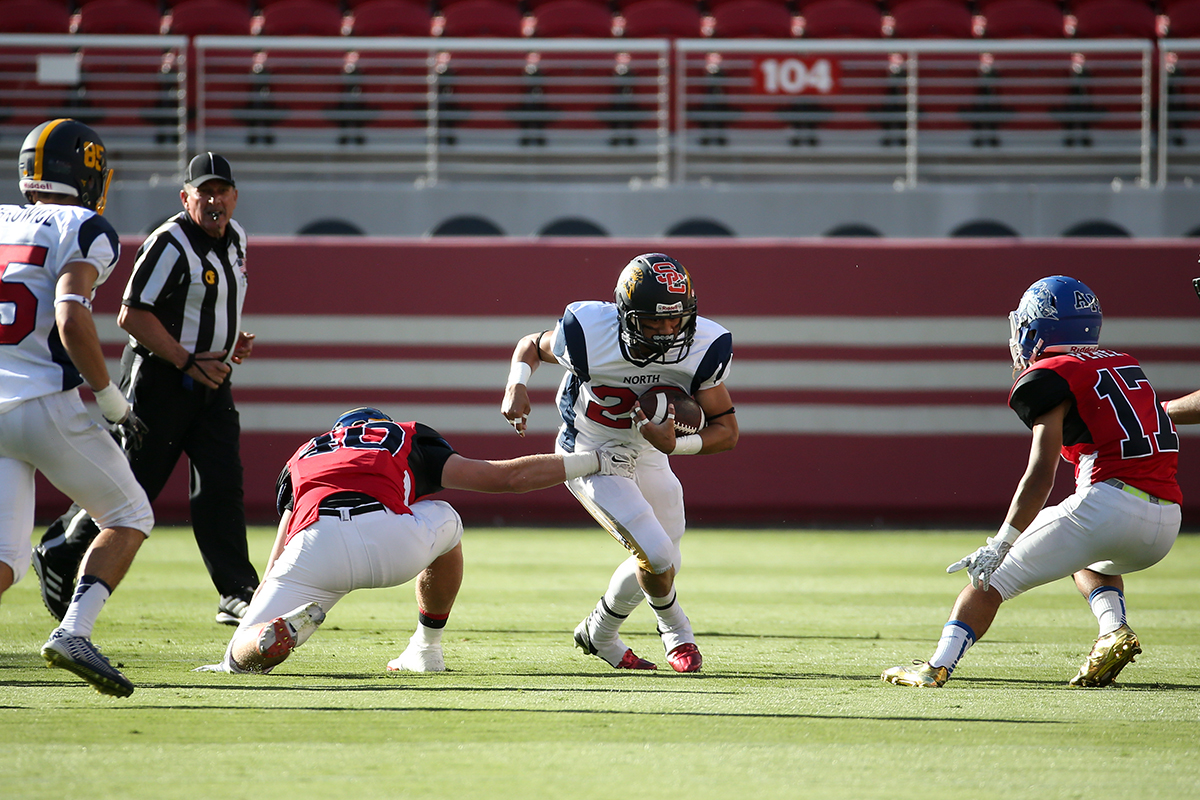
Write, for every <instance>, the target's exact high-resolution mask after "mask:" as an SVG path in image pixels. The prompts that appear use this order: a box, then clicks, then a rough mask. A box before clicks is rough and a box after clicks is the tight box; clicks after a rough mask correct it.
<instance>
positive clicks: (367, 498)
mask: <svg viewBox="0 0 1200 800" xmlns="http://www.w3.org/2000/svg"><path fill="white" fill-rule="evenodd" d="M383 509H384V505H383V503H381V502H379V501H378V500H376V499H375V498H374V497H371V495H369V494H363V493H362V492H338V493H336V494H331V495H329V496H328V497H326V498H325V499H324V500H322V501H321V504H320V505H318V506H317V514H318V515H319V516H322V517H341V518H342V519H350V517H357V516H358V515H359V514H370V513H372V512H374V511H383Z"/></svg>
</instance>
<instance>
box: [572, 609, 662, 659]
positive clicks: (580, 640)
mask: <svg viewBox="0 0 1200 800" xmlns="http://www.w3.org/2000/svg"><path fill="white" fill-rule="evenodd" d="M598 613H599V612H598V611H592V613H591V614H588V617H587V619H585V620H584V621H583V622H581V623H579V624H578V625H576V626H575V646H576V647H578V648H579V649H580V650H582V651H583V652H585V653H587V654H588V655H590V656H596V657H597V658H599V659H601V660H603V661H606V662H607V663H608V665H609V666H611V667H612V668H614V669H658V667H657V666H656V665H655V664H653V663H651V662H649V661H647V660H646V659H644V658H640V657H638V655H637V653H635V652H633V649H632V648H629V647H625V645H624V644H623V643H622V642H621V640H620V639H613V641H612V642H610V643H608V644H607V645H606V644H604V643H601V647H603V648H604V650H603V652H601V650H600V648H598V647H597V646H596V640H595V639H593V638H592V635H591V633H590V632H589V631H588V622H590V621H591V619H592V617H593V616H595V615H596V614H598ZM618 653H620V655H617V654H618Z"/></svg>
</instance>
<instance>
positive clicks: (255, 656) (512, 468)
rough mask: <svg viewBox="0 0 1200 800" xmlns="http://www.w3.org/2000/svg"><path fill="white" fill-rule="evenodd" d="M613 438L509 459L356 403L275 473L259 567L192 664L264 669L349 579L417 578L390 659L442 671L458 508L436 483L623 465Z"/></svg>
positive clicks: (502, 485)
mask: <svg viewBox="0 0 1200 800" xmlns="http://www.w3.org/2000/svg"><path fill="white" fill-rule="evenodd" d="M634 458H635V456H634V455H632V454H631V453H628V452H620V451H619V449H617V448H609V449H608V450H601V451H588V452H579V453H574V454H571V455H565V456H564V455H549V454H546V455H531V456H522V457H520V458H513V459H509V460H507V461H480V460H476V459H470V458H464V457H463V456H461V455H459V454H458V453H456V452H455V451H454V448H452V447H451V446H450V444H449V443H448V442H447V441H446V440H445V439H443V438H442V437H441V435H440V434H439V433H438V432H437V431H435V430H433V429H432V428H430V427H429V426H427V425H422V424H421V423H419V422H396V421H394V420H393V419H392V418H391V417H389V416H388V415H387V414H384V413H383V412H382V411H380V410H378V409H375V408H355V409H352V410H350V411H347V412H346V413H345V414H342V415H341V416H340V417H338V419H337V421H336V422H335V423H334V425H333V428H332V429H331V430H330V431H328V432H326V433H323V434H321V435H320V436H317V437H314V438H313V439H310V440H309V441H308V442H306V443H305V444H304V445H303V446H301V447H300V449H299V450H297V451H296V453H295V455H293V456H292V457H291V459H289V460H288V463H287V464H286V465H285V466H284V468H283V471H282V472H281V473H280V474H279V482H278V494H277V505H278V508H279V512H280V520H279V532H278V535H277V536H276V539H275V546H274V547H273V548H272V549H271V556H270V559H269V561H268V563H267V569H266V577H265V578H264V579H263V582H262V584H261V585H260V586H259V588H258V590H257V591H256V592H255V593H254V598H253V599H252V600H251V601H250V605H249V607H248V608H247V609H246V613H245V615H244V616H243V617H242V620H241V622H240V624H239V625H238V629H237V630H236V631H234V634H233V637H232V638H231V639H230V641H229V647H228V648H227V649H226V651H225V658H224V660H223V661H222V662H221V663H220V664H212V665H210V666H205V667H200V668H198V669H197V671H198V672H270V671H271V670H272V669H273V668H274V667H276V666H277V665H279V664H280V663H282V662H283V661H284V660H285V659H286V658H287V657H288V656H289V655H291V653H292V651H293V650H295V649H296V648H297V647H299V646H300V645H302V644H303V643H304V642H305V641H306V640H307V639H308V637H309V636H311V635H312V634H313V633H314V632H315V631H316V629H317V627H318V626H319V625H320V624H321V623H322V622H323V621H324V620H325V614H326V613H327V612H328V611H329V610H331V609H332V608H333V606H334V604H335V603H337V602H338V601H339V600H341V599H342V598H343V597H345V596H346V595H347V594H349V593H350V592H351V591H352V590H354V589H370V588H382V587H386V586H399V585H400V584H402V583H407V582H408V581H410V580H412V579H413V578H416V579H417V585H416V594H417V608H418V623H417V631H416V633H415V634H413V636H412V638H411V639H410V640H409V645H408V648H407V649H406V650H405V651H404V652H403V653H402V654H401V655H400V657H399V658H396V659H393V660H392V661H391V662H389V663H388V670H389V671H393V672H395V671H401V670H407V671H411V672H442V671H444V670H445V669H446V663H445V658H444V656H443V654H442V643H441V642H442V630H443V629H444V628H445V625H446V620H447V619H448V618H449V616H450V610H451V607H452V606H453V605H454V599H455V598H456V597H457V595H458V589H459V586H460V585H461V583H462V571H463V557H462V545H461V544H460V543H459V541H460V540H461V539H462V532H463V526H462V520H460V519H459V517H458V514H457V512H455V510H454V509H453V508H452V507H451V506H450V504H449V503H446V502H443V501H441V500H430V499H428V497H429V496H430V495H432V494H433V493H435V492H438V491H441V490H442V489H443V488H445V489H465V490H468V491H473V492H528V491H533V490H535V489H545V488H547V487H550V486H555V485H557V484H559V483H562V482H563V481H564V480H567V479H571V478H578V477H581V476H584V475H592V474H596V473H599V474H604V475H632V474H633V461H634Z"/></svg>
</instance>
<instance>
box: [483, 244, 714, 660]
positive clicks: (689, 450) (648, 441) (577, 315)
mask: <svg viewBox="0 0 1200 800" xmlns="http://www.w3.org/2000/svg"><path fill="white" fill-rule="evenodd" d="M732 356H733V337H732V335H731V334H730V333H729V331H727V330H725V329H724V328H722V327H721V326H720V325H718V324H717V323H715V322H712V321H711V320H708V319H705V318H704V317H700V316H697V314H696V294H695V291H694V290H693V288H692V279H691V277H690V276H689V275H688V272H687V270H686V269H684V267H683V265H682V264H680V263H679V262H678V261H676V260H675V259H673V258H670V257H669V256H666V255H663V254H662V253H648V254H646V255H640V256H638V257H636V258H634V259H633V260H632V261H630V262H629V264H628V265H626V267H625V268H624V270H622V272H621V275H620V277H619V278H618V280H617V288H616V293H615V302H613V303H605V302H600V301H593V300H585V301H583V302H577V303H572V304H570V305H568V306H567V308H566V311H564V312H563V315H562V319H560V320H559V321H558V324H557V325H556V326H555V327H554V329H553V330H548V331H542V332H541V333H532V334H529V335H528V336H525V337H523V338H522V339H521V340H520V341H519V342H517V346H516V349H515V351H514V352H513V357H512V370H511V372H510V373H509V378H508V385H507V387H506V388H505V391H504V402H503V405H502V407H501V413H502V414H503V415H504V417H505V418H506V419H507V420H508V421H509V422H510V423H511V424H512V425H513V427H514V428H516V431H517V433H518V434H520V435H522V436H524V435H525V426H526V421H527V419H528V415H529V412H530V403H529V393H528V390H527V389H526V382H527V381H528V379H529V376H530V374H532V373H533V371H534V370H535V369H537V367H538V364H539V363H540V362H542V361H545V362H547V363H551V364H552V363H558V364H561V365H562V366H563V367H565V368H566V370H567V372H566V374H565V375H564V376H563V380H562V383H561V385H560V386H559V390H558V403H557V405H558V408H559V410H560V412H561V414H562V425H561V427H560V428H559V433H558V442H557V448H556V449H557V450H558V452H561V453H572V452H578V451H582V450H596V449H600V448H607V447H612V446H615V445H629V446H632V447H635V448H637V450H638V453H639V455H638V460H637V470H636V473H635V475H634V477H633V478H632V479H630V478H623V477H618V476H611V475H603V476H601V475H590V476H586V477H581V478H575V479H574V480H570V481H567V484H566V485H567V488H568V489H569V490H570V491H571V494H573V495H575V497H576V499H578V500H579V502H580V503H581V504H582V505H583V507H584V508H585V509H586V510H587V512H588V513H589V514H591V515H592V517H593V518H595V520H596V521H597V522H598V523H599V524H600V526H601V527H602V528H604V529H605V530H607V531H608V532H609V533H610V534H612V536H613V537H614V538H615V539H616V540H617V541H618V542H620V543H621V544H622V545H624V546H625V548H626V549H627V550H629V552H630V553H632V555H631V556H630V557H629V558H628V559H626V560H625V561H624V562H622V564H621V565H620V566H619V567H617V569H616V571H615V572H614V573H613V575H612V578H611V579H610V581H609V584H608V589H607V590H606V591H605V593H604V595H603V596H602V597H601V598H600V601H599V602H598V603H597V604H596V608H595V610H593V611H592V613H591V614H589V615H588V617H587V618H586V619H584V620H583V622H581V623H579V626H578V627H576V629H575V644H576V645H577V646H578V647H580V648H582V649H583V650H584V651H585V652H587V653H589V654H591V655H595V656H599V657H600V658H602V659H603V660H604V661H606V662H608V664H610V665H611V666H613V667H615V668H616V669H657V667H656V666H655V665H654V664H652V663H651V662H649V661H647V660H645V659H642V658H639V657H638V656H637V655H636V654H635V653H634V652H633V650H632V649H630V648H629V647H626V645H625V643H624V642H623V641H621V637H620V627H621V624H622V623H623V622H624V621H625V619H626V618H627V617H628V616H629V615H630V614H631V613H632V612H633V610H634V609H635V608H637V607H638V605H639V604H640V603H641V602H642V600H643V598H645V599H646V600H648V601H649V603H650V607H651V609H652V610H653V612H654V616H655V618H656V620H657V623H658V632H659V634H660V635H661V636H662V642H663V647H664V649H665V651H666V655H667V662H668V663H669V664H670V665H671V668H672V669H674V670H675V671H676V672H696V671H697V670H699V669H700V666H701V663H702V658H701V655H700V650H699V649H698V648H697V646H696V638H695V635H694V634H693V633H692V626H691V623H690V622H689V621H688V618H687V616H686V615H685V614H684V612H683V609H682V607H681V606H680V604H679V602H678V600H677V599H676V596H675V575H676V573H677V572H678V571H679V568H680V563H681V562H680V547H679V545H680V540H681V539H682V538H683V533H684V529H685V519H684V507H683V488H682V486H681V485H680V483H679V479H678V478H676V477H675V474H674V473H673V472H672V471H671V466H670V462H669V459H668V456H671V455H692V454H696V453H703V454H708V453H720V452H723V451H725V450H731V449H733V447H734V446H735V445H736V444H737V439H738V426H737V418H736V416H735V415H734V409H733V402H732V400H731V399H730V397H729V391H728V390H727V389H726V387H725V383H724V381H725V379H726V378H727V377H728V376H729V364H730V360H731V359H732ZM662 385H669V386H676V387H679V388H680V389H683V390H684V391H685V392H687V393H688V394H690V395H692V396H693V397H695V398H696V400H697V401H698V402H699V404H700V406H701V408H702V409H703V410H704V413H705V416H706V417H707V419H708V425H707V426H706V427H704V428H702V429H701V430H700V431H699V432H698V433H693V434H688V435H684V436H677V435H676V431H675V427H674V420H673V418H667V419H665V420H663V421H662V422H661V423H659V424H655V423H652V422H650V421H649V420H648V419H646V415H645V414H644V413H642V410H641V408H640V407H639V405H638V396H639V395H640V394H641V393H642V392H644V391H646V390H647V389H649V388H651V387H653V386H662Z"/></svg>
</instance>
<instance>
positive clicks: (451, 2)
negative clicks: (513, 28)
mask: <svg viewBox="0 0 1200 800" xmlns="http://www.w3.org/2000/svg"><path fill="white" fill-rule="evenodd" d="M541 1H542V2H545V0H541ZM465 2H470V0H433V4H434V6H435V7H436V8H437V10H438V11H439V12H440V13H442V14H444V13H446V9H447V8H450V7H451V6H456V5H458V4H459V3H465ZM496 2H498V3H501V4H503V5H506V6H512V7H513V8H515V9H517V10H518V11H520V10H521V0H496Z"/></svg>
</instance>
